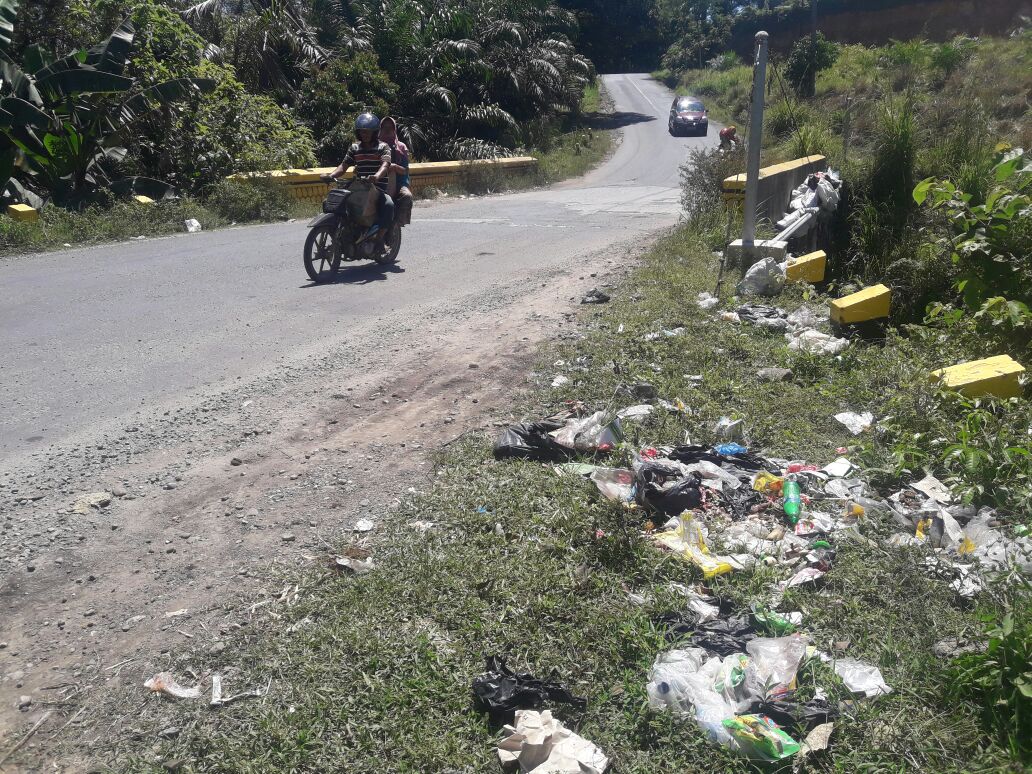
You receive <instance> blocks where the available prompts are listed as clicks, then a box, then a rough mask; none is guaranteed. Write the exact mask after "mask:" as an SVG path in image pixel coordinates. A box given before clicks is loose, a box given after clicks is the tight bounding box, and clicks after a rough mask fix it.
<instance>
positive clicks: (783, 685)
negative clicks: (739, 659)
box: [745, 634, 807, 699]
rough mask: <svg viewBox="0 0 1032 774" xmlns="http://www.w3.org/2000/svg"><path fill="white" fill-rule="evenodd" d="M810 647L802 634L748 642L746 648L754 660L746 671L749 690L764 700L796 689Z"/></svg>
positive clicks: (758, 638)
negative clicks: (798, 676) (800, 668)
mask: <svg viewBox="0 0 1032 774" xmlns="http://www.w3.org/2000/svg"><path fill="white" fill-rule="evenodd" d="M806 646H807V640H806V637H805V636H803V635H801V634H792V635H789V636H788V637H757V638H756V639H754V640H750V641H749V642H748V643H746V646H745V649H746V651H748V653H749V656H750V657H751V659H750V661H749V668H748V670H746V681H747V688H748V690H749V691H750V692H751V693H752V694H753V695H754V696H755V697H757V698H759V699H763V698H766V697H769V696H780V695H781V694H783V693H786V692H787V691H790V690H792V689H794V688H795V684H796V673H797V672H798V671H799V665H800V664H801V663H802V662H803V656H805V655H806Z"/></svg>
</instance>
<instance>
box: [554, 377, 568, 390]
mask: <svg viewBox="0 0 1032 774" xmlns="http://www.w3.org/2000/svg"><path fill="white" fill-rule="evenodd" d="M569 383H570V377H568V376H563V374H559V375H558V376H557V377H555V379H553V380H552V386H553V387H562V386H563V385H564V384H569Z"/></svg>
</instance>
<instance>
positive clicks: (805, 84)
mask: <svg viewBox="0 0 1032 774" xmlns="http://www.w3.org/2000/svg"><path fill="white" fill-rule="evenodd" d="M836 59H838V46H837V45H836V44H835V43H833V42H832V41H830V40H828V39H827V38H826V37H824V33H823V32H818V33H817V40H816V43H815V42H814V41H813V40H812V39H811V38H810V37H809V36H807V37H805V38H799V40H797V41H796V42H795V45H793V46H792V52H791V53H790V54H789V55H788V62H787V64H786V65H785V77H786V78H787V79H788V82H789V83H790V84H792V88H793V89H795V91H796V93H797V94H798V95H799V96H801V97H812V96H813V95H814V88H815V84H816V82H817V73H819V72H820V71H821V70H827V69H828V68H829V67H831V66H832V65H833V64H835V60H836Z"/></svg>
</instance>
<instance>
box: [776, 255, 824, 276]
mask: <svg viewBox="0 0 1032 774" xmlns="http://www.w3.org/2000/svg"><path fill="white" fill-rule="evenodd" d="M827 265H828V256H827V254H826V253H825V252H824V251H823V250H818V251H817V252H815V253H807V254H806V255H800V256H799V257H798V258H793V259H792V260H791V261H789V263H788V268H787V269H786V270H785V276H786V277H787V279H788V281H789V282H814V283H816V282H823V281H824V269H825V268H826V267H827Z"/></svg>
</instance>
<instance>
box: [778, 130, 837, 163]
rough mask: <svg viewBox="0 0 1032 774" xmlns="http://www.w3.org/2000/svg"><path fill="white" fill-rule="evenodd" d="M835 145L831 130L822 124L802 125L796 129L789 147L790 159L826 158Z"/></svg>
mask: <svg viewBox="0 0 1032 774" xmlns="http://www.w3.org/2000/svg"><path fill="white" fill-rule="evenodd" d="M835 145H836V143H835V139H834V137H832V134H831V130H829V129H828V127H827V126H825V125H824V124H823V123H817V122H813V123H807V124H803V125H802V126H800V127H799V128H798V129H796V131H795V133H794V134H793V135H792V137H791V141H790V146H789V147H790V148H791V156H792V158H795V159H800V158H803V157H804V156H814V155H823V156H827V155H828V154H829V153H831V149H832V147H834V146H835Z"/></svg>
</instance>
